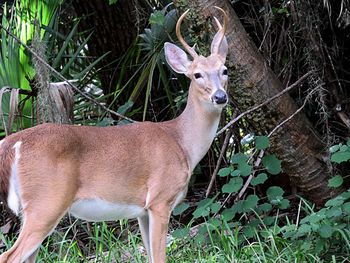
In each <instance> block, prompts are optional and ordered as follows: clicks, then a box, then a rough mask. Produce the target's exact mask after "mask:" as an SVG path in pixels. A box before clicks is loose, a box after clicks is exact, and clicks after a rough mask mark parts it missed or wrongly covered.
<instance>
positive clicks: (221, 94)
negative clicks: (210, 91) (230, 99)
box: [213, 89, 227, 104]
mask: <svg viewBox="0 0 350 263" xmlns="http://www.w3.org/2000/svg"><path fill="white" fill-rule="evenodd" d="M213 101H214V102H216V103H217V104H224V103H226V102H227V94H226V92H225V91H223V90H220V89H219V90H217V91H215V93H214V95H213Z"/></svg>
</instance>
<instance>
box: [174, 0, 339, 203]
mask: <svg viewBox="0 0 350 263" xmlns="http://www.w3.org/2000/svg"><path fill="white" fill-rule="evenodd" d="M175 4H176V6H177V8H178V9H180V11H181V12H182V11H183V10H185V9H187V8H191V9H192V10H194V12H196V13H197V14H198V17H201V18H203V19H205V18H207V17H210V16H211V15H213V14H214V15H215V16H217V17H220V13H218V12H217V11H216V10H215V9H214V8H212V7H213V6H219V7H222V8H224V10H225V11H226V12H227V14H228V17H229V26H228V31H227V33H226V37H227V40H228V44H229V55H228V59H227V63H226V64H227V66H228V68H229V72H230V84H229V87H228V89H229V92H230V94H231V95H232V97H233V100H234V102H235V104H236V106H237V107H238V108H239V109H240V110H241V111H245V110H247V109H249V108H251V107H253V106H254V105H258V104H260V103H262V102H264V101H265V100H267V99H268V98H270V97H272V96H273V95H275V94H277V93H278V92H280V91H281V90H283V86H282V83H281V82H280V81H279V79H278V78H277V77H276V75H275V74H274V73H273V72H272V70H271V69H270V68H269V67H268V65H267V63H265V61H264V59H263V57H262V55H261V54H260V53H259V52H258V50H257V48H256V46H255V45H254V44H253V43H252V41H251V40H250V39H249V37H248V35H247V33H246V31H245V30H244V28H243V26H242V24H241V22H240V21H239V19H238V17H237V15H236V13H235V11H234V10H233V8H232V7H231V5H230V3H229V2H228V1H226V0H209V1H204V0H189V1H188V3H186V4H184V2H183V1H176V3H175ZM191 23H192V24H194V25H195V23H196V21H189V28H191ZM297 110H298V107H297V105H296V103H295V102H294V101H293V99H292V98H291V97H290V96H289V95H288V94H285V95H283V96H281V97H279V98H278V99H276V100H274V101H272V102H271V103H270V104H268V105H266V106H265V107H263V108H260V110H257V111H255V112H253V113H252V114H250V115H249V116H248V117H247V120H248V121H249V122H250V124H251V125H252V126H253V127H254V128H255V131H256V132H257V133H259V134H268V133H269V132H270V131H271V130H272V129H273V128H275V127H276V126H277V125H278V124H280V123H281V122H282V121H283V120H285V119H287V118H288V117H289V116H291V115H293V114H294V113H295V112H296V111H297ZM271 151H273V152H274V153H276V155H277V156H278V157H279V158H280V159H281V160H282V167H283V171H284V172H285V173H286V174H288V175H289V177H290V180H291V182H292V184H294V185H295V186H297V187H299V188H300V190H301V191H302V192H303V194H304V195H305V196H306V197H308V198H309V199H310V200H311V201H313V202H315V203H316V204H319V205H320V204H322V203H324V202H325V201H326V200H328V199H329V198H330V197H332V196H334V195H335V194H336V192H337V191H335V190H334V189H331V188H329V187H328V186H327V184H328V177H329V174H328V169H327V165H326V163H325V161H324V158H328V156H327V154H326V146H325V145H324V144H323V142H322V141H321V140H320V138H319V137H318V135H317V132H316V131H315V130H314V129H313V127H312V124H311V122H310V121H309V120H308V119H307V117H306V116H305V114H303V113H302V112H300V113H298V114H297V115H295V116H294V117H293V118H292V119H291V120H290V121H288V122H287V123H286V124H285V125H284V126H283V127H282V128H281V129H279V131H278V132H276V133H274V135H273V137H272V138H271Z"/></svg>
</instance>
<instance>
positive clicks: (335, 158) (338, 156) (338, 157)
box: [331, 151, 350, 163]
mask: <svg viewBox="0 0 350 263" xmlns="http://www.w3.org/2000/svg"><path fill="white" fill-rule="evenodd" d="M349 159H350V152H348V151H345V152H336V153H333V154H332V156H331V161H332V162H334V163H342V162H346V161H348V160H349Z"/></svg>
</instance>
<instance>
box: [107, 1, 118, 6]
mask: <svg viewBox="0 0 350 263" xmlns="http://www.w3.org/2000/svg"><path fill="white" fill-rule="evenodd" d="M116 2H118V0H108V3H109V4H110V5H112V4H115V3H116Z"/></svg>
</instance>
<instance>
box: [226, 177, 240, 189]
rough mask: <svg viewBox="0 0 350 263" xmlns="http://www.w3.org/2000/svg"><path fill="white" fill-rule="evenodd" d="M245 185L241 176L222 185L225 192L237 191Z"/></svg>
mask: <svg viewBox="0 0 350 263" xmlns="http://www.w3.org/2000/svg"><path fill="white" fill-rule="evenodd" d="M242 185H243V179H242V178H241V177H233V178H231V180H230V181H229V183H227V184H225V185H224V186H223V187H222V192H223V193H237V192H238V190H239V189H241V187H242Z"/></svg>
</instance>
